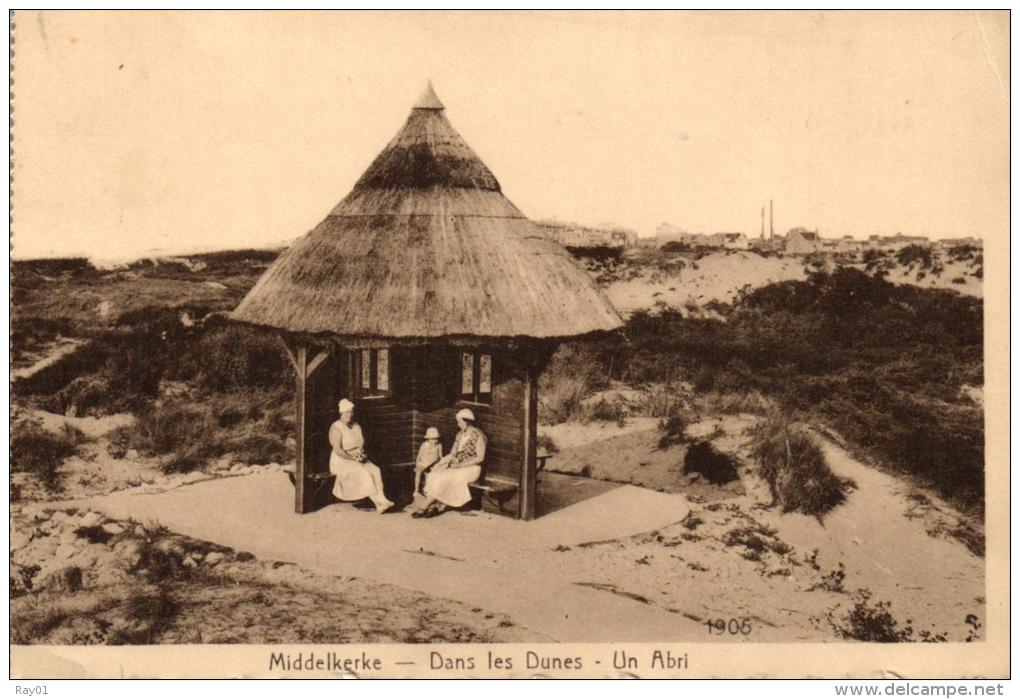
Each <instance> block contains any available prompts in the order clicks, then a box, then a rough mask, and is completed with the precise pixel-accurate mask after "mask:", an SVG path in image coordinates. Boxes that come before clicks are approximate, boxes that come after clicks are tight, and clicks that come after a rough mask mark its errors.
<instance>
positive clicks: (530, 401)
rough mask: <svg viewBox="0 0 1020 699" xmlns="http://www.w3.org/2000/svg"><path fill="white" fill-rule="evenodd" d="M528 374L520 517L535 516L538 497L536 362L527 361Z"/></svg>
mask: <svg viewBox="0 0 1020 699" xmlns="http://www.w3.org/2000/svg"><path fill="white" fill-rule="evenodd" d="M525 365H526V372H527V375H526V377H525V380H524V412H523V415H524V420H523V422H524V429H523V440H522V442H523V443H522V447H523V452H524V455H523V457H522V458H521V477H520V484H521V486H520V487H521V490H520V495H519V497H518V509H517V516H518V518H519V519H524V520H529V519H534V518H535V505H536V501H537V499H538V460H537V453H538V371H537V369H536V367H535V362H534V361H531V360H530V358H529V361H527V362H526V363H525Z"/></svg>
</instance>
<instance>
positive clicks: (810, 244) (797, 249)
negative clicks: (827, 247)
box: [786, 227, 822, 254]
mask: <svg viewBox="0 0 1020 699" xmlns="http://www.w3.org/2000/svg"><path fill="white" fill-rule="evenodd" d="M821 249H822V239H821V237H820V236H819V235H818V231H809V230H807V229H806V228H800V227H798V228H791V229H790V230H789V231H788V232H787V233H786V252H791V253H794V254H808V253H812V252H818V251H820V250H821Z"/></svg>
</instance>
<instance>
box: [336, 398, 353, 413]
mask: <svg viewBox="0 0 1020 699" xmlns="http://www.w3.org/2000/svg"><path fill="white" fill-rule="evenodd" d="M337 408H338V409H339V410H340V412H341V413H349V412H350V411H352V410H354V403H352V402H351V401H349V400H347V399H346V398H344V399H343V400H341V401H340V403H339V404H338V405H337Z"/></svg>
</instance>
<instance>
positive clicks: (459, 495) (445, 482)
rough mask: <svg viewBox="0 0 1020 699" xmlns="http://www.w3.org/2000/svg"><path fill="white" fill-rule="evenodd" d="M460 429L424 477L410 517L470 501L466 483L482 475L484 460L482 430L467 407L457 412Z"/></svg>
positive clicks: (428, 514)
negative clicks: (419, 500)
mask: <svg viewBox="0 0 1020 699" xmlns="http://www.w3.org/2000/svg"><path fill="white" fill-rule="evenodd" d="M457 426H458V427H459V428H460V432H458V433H457V436H456V438H455V439H454V440H453V448H452V449H450V453H449V454H447V455H446V456H444V457H443V458H442V459H440V460H439V461H438V462H437V463H436V465H435V466H433V467H432V471H431V472H430V473H429V477H428V480H426V481H425V502H423V503H422V505H421V507H420V508H419V509H418V510H417V511H415V512H413V513H411V516H412V517H435V516H436V515H438V514H440V513H442V512H443V511H445V510H446V509H447V508H448V507H462V506H463V505H466V504H467V503H469V502H471V491H470V490H469V489H468V484H469V483H474V482H475V481H477V480H478V478H479V477H480V476H481V475H482V464H483V463H484V462H485V442H486V440H485V434H484V433H483V432H482V431H481V430H480V429H478V428H477V427H475V415H474V413H472V412H471V411H470V410H468V409H467V408H464V409H463V410H461V411H460V412H458V413H457Z"/></svg>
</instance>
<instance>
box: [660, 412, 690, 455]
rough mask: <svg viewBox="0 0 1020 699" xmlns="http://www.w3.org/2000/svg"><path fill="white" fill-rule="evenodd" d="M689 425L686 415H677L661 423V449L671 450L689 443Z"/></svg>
mask: <svg viewBox="0 0 1020 699" xmlns="http://www.w3.org/2000/svg"><path fill="white" fill-rule="evenodd" d="M687 423H688V420H687V419H686V417H685V416H684V415H681V414H677V415H671V416H670V417H668V418H666V419H664V420H660V421H659V430H660V431H661V432H662V436H661V437H659V449H669V448H670V447H673V446H676V445H677V444H683V443H684V442H686V441H687Z"/></svg>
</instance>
